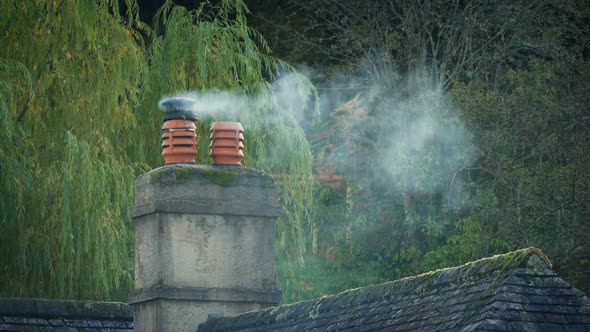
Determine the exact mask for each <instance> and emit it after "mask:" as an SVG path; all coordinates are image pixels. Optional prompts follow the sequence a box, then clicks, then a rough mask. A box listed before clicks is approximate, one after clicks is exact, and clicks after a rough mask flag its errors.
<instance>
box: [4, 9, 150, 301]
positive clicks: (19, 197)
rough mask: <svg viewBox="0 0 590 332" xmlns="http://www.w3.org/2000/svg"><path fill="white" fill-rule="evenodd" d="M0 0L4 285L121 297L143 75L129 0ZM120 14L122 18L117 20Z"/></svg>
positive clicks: (126, 278)
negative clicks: (121, 0)
mask: <svg viewBox="0 0 590 332" xmlns="http://www.w3.org/2000/svg"><path fill="white" fill-rule="evenodd" d="M129 5H131V6H130V7H129V8H130V10H129V11H128V12H127V13H126V15H125V16H124V17H123V16H122V15H121V14H120V13H119V11H118V8H119V5H118V3H116V2H113V1H97V2H84V3H80V2H79V1H73V0H72V1H68V0H64V1H59V2H56V1H26V2H23V3H16V2H10V1H3V2H1V3H0V22H1V23H0V24H1V25H2V31H3V32H2V35H1V36H0V39H1V42H0V63H1V69H0V105H1V108H2V109H1V112H2V113H1V118H2V120H1V122H0V135H1V136H2V139H1V143H0V167H1V171H2V177H1V179H0V191H1V195H0V256H1V257H2V258H1V261H0V279H2V280H3V282H2V285H1V286H0V293H1V294H2V295H4V296H6V295H11V296H37V297H57V298H90V299H97V298H109V299H124V298H125V297H126V296H127V292H128V290H129V289H130V287H131V286H132V267H133V264H132V260H131V259H130V257H131V255H130V254H131V251H130V248H132V242H131V241H132V233H131V223H130V221H129V220H128V218H127V212H126V211H127V209H128V207H129V204H130V202H131V199H132V184H133V181H134V178H135V177H136V175H137V174H138V173H139V171H140V170H142V169H145V168H146V167H145V166H144V165H143V164H142V163H141V161H140V160H137V161H136V160H130V159H129V158H127V155H129V154H130V151H132V150H137V149H139V148H140V147H138V146H137V144H136V143H135V141H134V140H135V139H134V136H136V135H137V133H138V131H137V130H138V129H139V127H138V126H137V121H136V115H135V112H134V109H136V105H137V103H138V100H139V99H138V98H139V96H140V91H141V90H142V88H141V85H142V83H141V82H142V81H143V78H144V77H145V75H146V73H147V70H148V68H147V58H146V55H145V54H146V53H145V51H144V50H143V49H142V46H141V43H140V40H139V39H136V38H135V36H137V32H136V30H135V29H137V28H138V27H139V22H138V21H137V20H136V15H135V9H136V7H135V6H133V4H132V3H129ZM124 20H125V22H127V23H126V24H125V25H124V24H123V21H124Z"/></svg>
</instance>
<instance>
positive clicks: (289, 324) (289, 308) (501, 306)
mask: <svg viewBox="0 0 590 332" xmlns="http://www.w3.org/2000/svg"><path fill="white" fill-rule="evenodd" d="M336 330H338V331H342V330H354V331H374V330H387V331H392V330H393V331H475V330H477V331H485V330H493V331H590V299H589V298H588V297H587V296H586V295H585V294H584V293H582V292H581V291H579V290H578V289H576V288H574V287H572V286H571V285H570V284H569V283H567V282H566V281H564V280H562V279H561V278H560V277H559V276H558V275H557V274H555V272H553V271H552V270H551V263H550V262H549V260H548V259H547V257H545V255H544V254H543V253H542V252H541V251H540V250H539V249H536V248H528V249H522V250H518V251H515V252H512V253H508V254H504V255H498V256H494V257H490V258H485V259H481V260H478V261H475V262H471V263H468V264H465V265H462V266H459V267H454V268H448V269H442V270H437V271H433V272H429V273H425V274H421V275H418V276H415V277H408V278H404V279H400V280H397V281H393V282H388V283H384V284H379V285H374V286H369V287H363V288H358V289H352V290H348V291H345V292H342V293H339V294H337V295H332V296H325V297H322V298H319V299H316V300H310V301H304V302H299V303H295V304H290V305H282V306H278V307H273V308H268V309H265V310H262V311H254V312H249V313H244V314H241V315H237V316H232V317H210V318H209V319H208V320H207V322H205V323H203V324H201V325H200V326H199V329H198V331H336Z"/></svg>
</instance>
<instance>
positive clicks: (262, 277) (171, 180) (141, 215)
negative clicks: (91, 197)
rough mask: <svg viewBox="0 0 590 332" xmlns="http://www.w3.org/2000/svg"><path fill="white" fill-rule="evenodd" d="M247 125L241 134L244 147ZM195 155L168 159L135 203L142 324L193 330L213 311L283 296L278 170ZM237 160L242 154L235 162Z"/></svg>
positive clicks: (138, 321)
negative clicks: (274, 173)
mask: <svg viewBox="0 0 590 332" xmlns="http://www.w3.org/2000/svg"><path fill="white" fill-rule="evenodd" d="M195 119H196V117H195ZM189 120H190V119H189ZM191 122H192V121H191ZM238 125H239V128H241V125H240V124H239V123H238ZM239 128H238V132H237V133H236V135H237V136H236V137H234V138H233V140H234V142H237V145H235V146H234V149H237V150H236V151H238V152H239V153H238V154H240V153H241V147H243V145H242V144H243V143H242V141H243V133H242V132H243V128H242V129H239ZM240 130H241V131H240ZM240 137H241V139H240ZM212 145H213V142H212ZM195 152H196V150H195ZM234 152H235V151H234ZM238 157H239V156H238ZM242 157H243V154H242ZM193 158H194V157H193ZM214 158H215V157H214ZM239 159H240V160H241V157H240V158H239ZM190 162H191V161H190V160H189V161H188V162H187V161H183V162H177V161H173V163H168V161H167V165H165V166H162V167H160V168H157V169H154V170H152V171H150V172H148V173H146V174H143V175H141V176H140V177H139V178H138V179H137V181H136V185H135V202H134V206H133V207H132V208H131V210H130V215H131V216H132V218H133V220H134V224H135V291H134V292H133V294H131V296H130V298H129V302H130V303H131V304H133V305H134V308H135V329H136V331H191V332H192V331H195V330H196V329H197V326H198V325H199V324H200V323H202V322H204V321H205V320H207V317H208V316H209V315H234V314H238V313H242V312H246V311H252V310H259V309H263V308H266V307H269V306H272V305H276V304H278V303H279V300H280V291H279V290H278V289H277V282H276V279H277V277H276V270H275V252H274V238H275V222H276V218H277V217H278V216H279V211H280V210H279V208H278V206H277V202H276V192H275V188H274V183H273V180H272V178H271V177H269V176H267V175H266V174H264V173H263V172H261V171H259V170H255V169H250V168H244V167H236V166H230V165H211V166H209V165H194V164H191V163H190ZM193 162H194V161H193ZM237 163H239V160H238V159H237V158H236V156H234V158H233V159H232V163H231V165H236V164H237Z"/></svg>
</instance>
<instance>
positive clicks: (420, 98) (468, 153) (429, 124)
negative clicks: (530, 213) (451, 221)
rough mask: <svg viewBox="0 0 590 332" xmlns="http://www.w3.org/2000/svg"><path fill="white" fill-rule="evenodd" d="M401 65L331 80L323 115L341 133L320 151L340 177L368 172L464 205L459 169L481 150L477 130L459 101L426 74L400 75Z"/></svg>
mask: <svg viewBox="0 0 590 332" xmlns="http://www.w3.org/2000/svg"><path fill="white" fill-rule="evenodd" d="M371 63H372V64H373V65H374V63H375V62H374V61H372V62H371ZM394 68H395V66H393V65H391V64H388V63H386V64H384V65H383V66H381V67H380V68H378V69H377V71H378V73H375V72H374V71H375V67H372V68H371V70H372V71H371V74H366V73H367V72H369V71H370V70H369V69H366V68H361V69H362V70H361V74H360V75H358V76H356V77H347V78H343V77H337V78H336V79H335V80H334V81H332V82H327V83H325V84H324V87H325V88H324V89H321V92H322V94H321V99H322V107H324V109H323V110H322V113H323V114H329V116H328V117H327V118H326V119H327V120H329V121H330V122H331V123H332V126H331V127H330V128H329V129H328V130H326V132H329V131H332V132H336V133H337V134H335V135H333V137H332V138H331V139H330V141H329V142H323V143H321V144H324V145H330V151H321V152H320V154H321V155H323V156H328V157H327V158H326V159H328V160H327V161H326V162H325V163H328V164H330V163H331V164H333V167H334V169H335V170H336V172H341V173H344V174H340V175H345V176H347V177H355V176H360V177H363V176H364V177H367V179H365V180H366V182H367V183H373V184H377V185H378V186H379V187H380V188H391V189H392V190H395V191H400V192H404V193H430V194H432V193H441V192H443V193H446V194H447V196H448V203H449V205H451V206H452V207H457V205H460V204H461V202H459V200H460V197H461V195H462V194H461V191H462V184H461V183H460V180H459V179H460V177H457V176H456V174H457V173H459V172H461V170H462V169H465V168H467V167H469V165H471V163H472V162H473V161H474V159H475V158H476V157H477V155H478V149H477V148H476V147H475V145H474V144H473V141H472V135H471V134H470V133H469V131H468V130H467V128H466V127H465V124H464V122H463V120H462V118H461V114H460V113H459V111H458V110H457V109H456V107H455V105H454V103H453V100H452V98H451V97H450V96H449V95H448V94H447V93H446V92H445V91H444V90H443V89H442V88H441V87H440V85H439V84H437V82H436V81H434V80H432V79H431V77H429V76H428V75H426V74H425V73H426V71H420V70H418V71H416V72H412V73H408V74H406V75H400V74H398V73H397V72H396V71H395V70H394ZM363 70H364V71H363ZM346 80H348V84H347V83H346V82H345V81H346ZM351 85H353V86H354V87H353V88H352V89H347V87H349V86H351ZM359 87H360V88H359ZM359 92H360V93H359ZM355 93H356V95H354V94H355ZM326 107H328V108H329V110H326V109H325V108H326ZM355 180H358V179H355Z"/></svg>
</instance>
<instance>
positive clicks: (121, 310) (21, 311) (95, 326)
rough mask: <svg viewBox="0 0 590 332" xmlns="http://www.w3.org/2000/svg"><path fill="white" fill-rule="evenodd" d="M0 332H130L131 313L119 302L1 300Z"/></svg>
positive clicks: (128, 307) (129, 308)
mask: <svg viewBox="0 0 590 332" xmlns="http://www.w3.org/2000/svg"><path fill="white" fill-rule="evenodd" d="M0 331H28V332H36V331H56V332H61V331H64V332H66V331H67V332H76V331H93V332H111V331H117V332H125V331H133V309H132V308H131V307H130V306H129V305H127V304H125V303H118V302H98V301H71V300H48V299H19V298H0Z"/></svg>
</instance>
